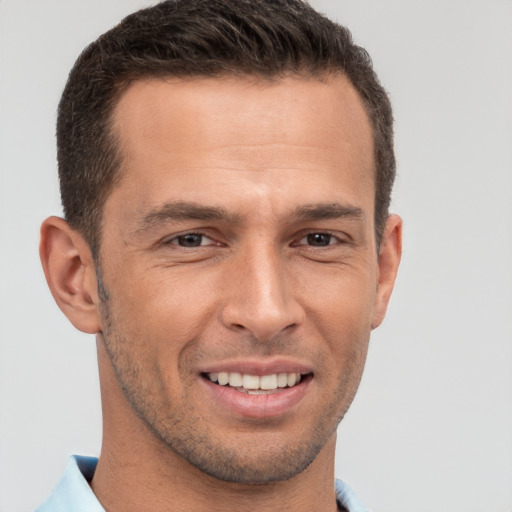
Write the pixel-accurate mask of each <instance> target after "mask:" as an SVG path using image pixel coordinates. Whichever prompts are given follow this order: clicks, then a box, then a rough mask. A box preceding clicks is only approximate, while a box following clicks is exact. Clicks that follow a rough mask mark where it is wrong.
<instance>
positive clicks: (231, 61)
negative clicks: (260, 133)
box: [57, 0, 395, 255]
mask: <svg viewBox="0 0 512 512" xmlns="http://www.w3.org/2000/svg"><path fill="white" fill-rule="evenodd" d="M290 73H296V74H302V75H307V76H312V77H314V76H320V75H325V74H328V73H343V74H344V75H345V76H347V77H348V78H349V80H350V81H351V83H352V84H353V86H354V87H355V89H356V90H357V91H358V93H359V95H360V96H361V98H362V99H363V102H364V104H365V107H366V109H367V112H368V115H369V117H370V120H371V123H372V128H373V134H374V147H375V150H374V151H375V155H374V157H375V187H376V194H375V226H376V236H377V241H379V240H380V238H381V236H382V232H383V229H384V226H385V221H386V218H387V216H388V208H389V203H390V196H391V189H392V187H393V181H394V178H395V157H394V151H393V118H392V111H391V105H390V102H389V99H388V97H387V94H386V92H385V90H384V89H383V87H382V86H381V84H380V82H379V80H378V78H377V76H376V74H375V72H374V71H373V67H372V63H371V59H370V57H369V55H368V53H367V52H366V51H365V50H364V49H363V48H361V47H359V46H357V45H355V44H354V43H353V41H352V37H351V34H350V32H349V31H348V30H347V29H346V28H345V27H342V26H341V25H339V24H337V23H334V22H333V21H331V20H329V19H328V18H326V17H325V16H323V15H322V14H320V13H318V12H316V11H315V10H314V9H313V8H312V7H311V6H309V5H308V4H307V3H306V2H305V1H303V0H167V1H164V2H161V3H160V4H158V5H156V6H154V7H150V8H147V9H143V10H140V11H138V12H136V13H134V14H131V15H130V16H128V17H126V18H125V19H124V20H123V21H122V22H121V23H120V24H119V25H117V26H115V27H114V28H112V29H111V30H109V31H108V32H106V33H105V34H103V35H102V36H101V37H99V38H98V39H97V40H96V41H95V42H93V43H92V44H90V45H89V46H88V47H87V48H86V49H85V50H84V51H83V52H82V54H81V55H80V57H79V58H78V60H77V62H76V63H75V65H74V67H73V69H72V70H71V73H70V75H69V79H68V82H67V84H66V87H65V89H64V92H63V95H62V98H61V101H60V104H59V111H58V121H57V149H58V163H59V178H60V186H61V196H62V204H63V208H64V215H65V217H66V219H67V220H68V222H69V223H70V225H71V226H72V227H73V228H75V229H77V230H78V231H79V232H81V233H82V235H83V236H84V237H85V239H86V240H87V242H88V243H89V245H90V247H91V250H92V252H93V254H94V255H97V254H98V251H99V246H100V240H101V217H102V210H103V206H104V203H105V201H106V199H107V197H108V195H109V193H110V192H111V190H112V188H113V186H114V185H115V183H116V182H117V181H118V180H119V178H120V168H121V161H122V157H121V155H120V154H119V151H118V145H117V140H116V134H115V133H114V131H113V129H112V115H113V111H114V109H115V106H116V103H117V101H118V100H119V97H120V95H121V94H122V92H123V91H124V90H125V89H126V87H127V86H128V85H129V84H130V83H132V82H133V81H135V80H137V79H141V78H149V77H155V78H156V77H168V76H174V77H184V78H185V77H187V78H188V77H192V78H193V77H215V76H222V75H235V76H236V75H240V76H246V75H256V76H261V77H267V78H275V77H277V78H279V77H280V76H284V75H285V74H290Z"/></svg>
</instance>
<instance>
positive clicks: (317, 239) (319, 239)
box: [305, 233, 334, 247]
mask: <svg viewBox="0 0 512 512" xmlns="http://www.w3.org/2000/svg"><path fill="white" fill-rule="evenodd" d="M305 238H306V242H307V244H308V245H311V246H313V247H326V246H328V245H331V243H332V241H333V238H334V237H333V236H332V235H330V234H329V233H310V234H309V235H307V236H306V237H305Z"/></svg>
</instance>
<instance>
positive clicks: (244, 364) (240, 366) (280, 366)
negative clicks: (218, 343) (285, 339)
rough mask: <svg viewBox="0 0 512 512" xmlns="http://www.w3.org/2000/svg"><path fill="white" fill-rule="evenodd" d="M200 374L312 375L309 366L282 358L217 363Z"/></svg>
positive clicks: (202, 369)
mask: <svg viewBox="0 0 512 512" xmlns="http://www.w3.org/2000/svg"><path fill="white" fill-rule="evenodd" d="M200 372H201V373H219V372H227V373H231V372H237V373H244V374H248V375H258V376H261V375H272V374H274V373H301V374H303V375H305V374H308V373H313V370H312V368H311V366H309V365H307V364H304V363H301V362H299V361H294V360H291V359H284V358H273V359H266V360H256V359H252V360H250V359H240V360H226V361H219V362H218V363H212V364H209V365H205V366H204V368H201V370H200Z"/></svg>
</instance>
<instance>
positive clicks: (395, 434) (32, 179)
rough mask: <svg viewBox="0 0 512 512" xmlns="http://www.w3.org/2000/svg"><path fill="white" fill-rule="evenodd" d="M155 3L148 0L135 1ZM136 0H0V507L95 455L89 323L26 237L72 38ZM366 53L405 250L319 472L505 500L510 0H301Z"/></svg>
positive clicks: (41, 199) (464, 497)
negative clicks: (388, 104)
mask: <svg viewBox="0 0 512 512" xmlns="http://www.w3.org/2000/svg"><path fill="white" fill-rule="evenodd" d="M153 3H154V2H153ZM149 4H151V2H148V1H144V0H108V1H105V0H88V1H87V2H84V1H82V0H80V1H78V0H46V1H40V0H0V52H1V53H0V59H1V60H0V73H1V81H0V87H1V89H0V116H1V117H0V210H1V211H0V343H1V344H0V511H1V512H11V511H13V512H18V511H29V510H31V509H32V508H33V507H34V506H35V505H36V504H38V503H39V502H40V501H42V500H43V499H44V498H45V496H46V495H47V494H48V493H49V491H50V489H51V487H52V486H53V485H54V483H55V482H56V480H57V478H58V476H59V474H60V473H61V471H62V470H63V468H64V466H65V463H66V459H67V456H68V454H70V453H85V454H97V453H98V450H99V447H100V435H101V423H100V403H99V389H98V381H97V370H96V363H95V346H94V338H93V337H91V336H87V335H83V334H80V333H78V332H76V331H75V330H74V329H73V328H72V326H71V325H70V324H68V322H67V321H66V320H65V318H64V317H63V316H62V314H61V313H60V311H59V310H58V309H57V307H56V306H55V305H54V303H53V300H52V298H51V296H50V294H49V292H48V291H47V288H46V284H45V282H44V277H43V274H42V271H41V270H40V265H39V261H38V255H37V245H38V229H39V225H40V223H41V221H42V219H43V218H44V217H45V216H47V215H49V214H59V213H60V202H59V196H58V188H57V179H56V164H55V148H54V146H55V143H54V122H55V109H56V106H57V102H58V99H59V95H60V92H61V90H62V88H63V85H64V82H65V79H66V75H67V73H68V71H69V69H70V67H71V66H72V64H73V62H74V60H75V58H76V57H77V55H78V53H79V51H80V50H81V49H82V48H83V47H84V46H85V45H86V44H87V43H88V42H90V41H91V40H92V39H94V38H95V37H97V36H98V35H99V34H100V33H101V32H103V31H104V30H106V29H107V28H109V27H110V26H112V25H113V24H114V23H116V22H117V21H118V20H119V19H120V18H121V17H122V16H123V15H125V14H128V13H129V12H131V11H132V10H134V9H136V8H138V7H142V6H144V5H149ZM313 4H314V5H315V6H317V7H318V8H319V9H320V10H323V11H324V12H326V13H328V14H329V15H331V16H332V17H334V18H336V19H337V20H338V21H340V22H341V23H343V24H346V25H348V26H349V27H350V28H351V30H352V32H353V34H354V37H355V39H356V41H357V42H359V43H360V44H362V45H363V46H365V47H366V48H367V49H368V50H369V51H370V53H371V55H372V57H373V59H374V63H375V67H376V69H377V71H378V72H379V74H380V76H381V79H382V81H383V83H384V84H385V86H386V88H387V89H388V90H389V91H390V94H391V98H392V101H393V103H394V107H395V115H396V123H397V129H396V133H397V136H396V139H397V144H396V149H397V156H398V163H399V173H400V175H399V179H398V182H397V186H396V192H395V200H394V204H393V211H395V212H397V213H400V214H401V215H402V216H403V218H404V222H405V243H404V259H403V264H402V268H401V271H400V275H399V278H398V282H397V287H396V290H395V295H394V297H393V299H392V302H391V306H390V309H389V312H388V318H387V320H386V322H385V323H384V325H383V326H382V327H381V328H380V329H378V330H377V331H376V332H375V333H374V336H373V340H372V343H371V348H370V354H369V360H368V364H367V369H366V373H365V376H364V378H363V382H362V385H361V389H360V392H359V394H358V396H357V398H356V400H355V403H354V405H353V407H352V409H351V410H350V411H349V413H348V415H347V417H346V418H345V420H344V421H343V422H342V425H341V427H340V436H339V441H338V452H337V474H338V476H340V477H342V478H343V479H345V480H346V481H348V482H349V483H350V484H351V485H352V486H353V487H354V488H355V489H356V490H357V492H358V493H359V494H360V495H361V497H362V498H363V500H364V501H365V502H367V503H368V505H370V506H371V508H373V510H374V511H375V512H377V511H380V512H433V511H450V512H510V511H512V343H511V339H512V329H511V328H512V325H511V324H512V265H511V262H512V200H511V198H510V196H511V193H512V101H511V93H510V90H511V84H512V1H510V0H479V1H470V0H460V1H459V0H429V1H413V0H395V1H382V0H381V1H377V0H375V1H370V0H338V1H336V0H330V1H329V0H316V1H313Z"/></svg>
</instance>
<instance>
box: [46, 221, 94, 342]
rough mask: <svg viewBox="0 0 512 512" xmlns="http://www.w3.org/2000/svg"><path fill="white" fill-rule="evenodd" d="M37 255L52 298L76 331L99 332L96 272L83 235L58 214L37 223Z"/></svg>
mask: <svg viewBox="0 0 512 512" xmlns="http://www.w3.org/2000/svg"><path fill="white" fill-rule="evenodd" d="M39 255H40V257H41V263H42V265H43V270H44V274H45V276H46V281H47V283H48V286H49V287H50V291H51V292H52V295H53V298H54V299H55V302H57V305H58V306H59V307H60V309H61V310H62V312H63V313H64V314H65V315H66V316H67V317H68V319H69V320H70V322H71V323H72V324H73V325H74V326H75V327H76V328H77V329H79V330H80V331H83V332H86V333H89V334H96V333H98V332H99V331H100V321H99V310H98V292H97V284H96V271H95V266H94V261H93V258H92V255H91V251H90V249H89V246H88V245H87V243H86V242H85V240H84V239H83V237H82V236H81V235H80V234H79V233H78V232H77V231H75V230H74V229H72V228H71V227H70V226H69V224H68V223H67V222H66V221H65V220H64V219H61V218H59V217H49V218H48V219H46V220H45V221H44V222H43V224H42V226H41V243H40V246H39Z"/></svg>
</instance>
